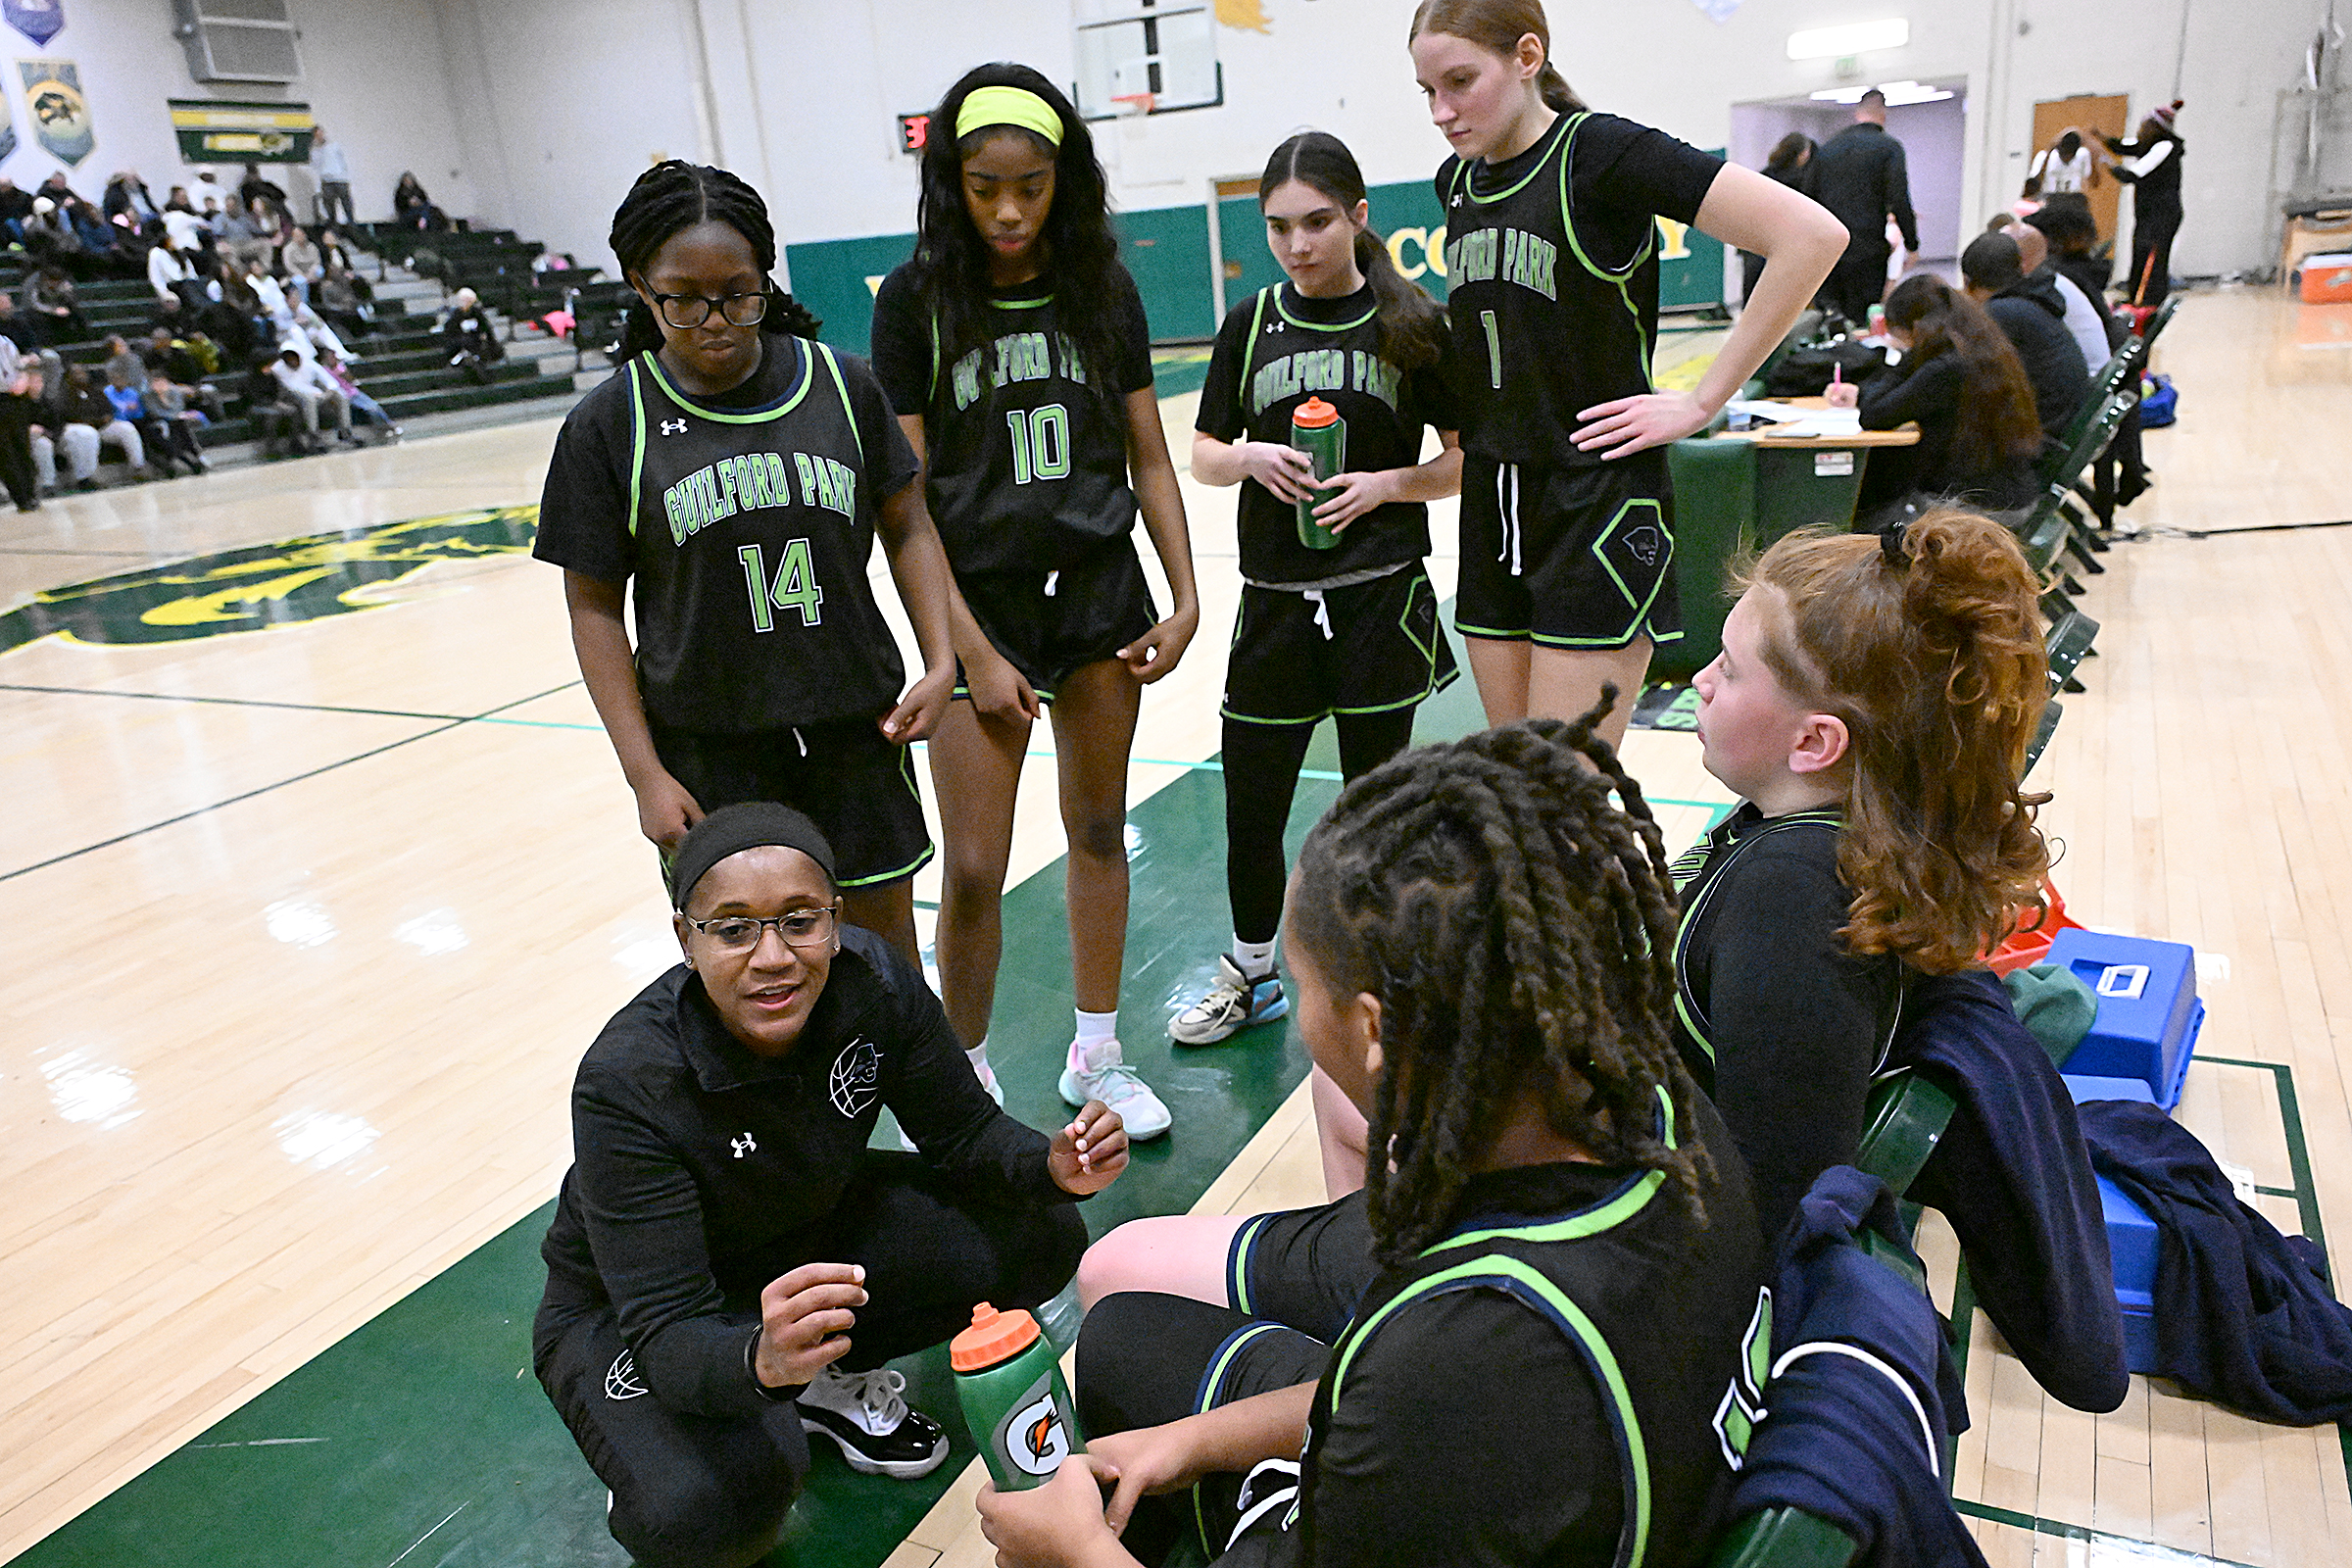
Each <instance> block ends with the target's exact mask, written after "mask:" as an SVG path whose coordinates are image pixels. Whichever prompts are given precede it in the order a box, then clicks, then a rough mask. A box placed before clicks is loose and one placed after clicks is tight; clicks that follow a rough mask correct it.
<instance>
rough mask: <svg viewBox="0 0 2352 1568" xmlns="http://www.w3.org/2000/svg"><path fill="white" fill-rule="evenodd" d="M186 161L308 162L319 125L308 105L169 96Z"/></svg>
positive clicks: (182, 161) (226, 162)
mask: <svg viewBox="0 0 2352 1568" xmlns="http://www.w3.org/2000/svg"><path fill="white" fill-rule="evenodd" d="M165 102H166V103H167V104H169V105H170V106H171V109H172V134H173V135H175V136H177V137H178V138H179V160H180V162H181V163H183V164H307V163H309V162H310V161H311V135H312V132H313V131H315V130H316V129H317V128H318V126H317V123H316V122H314V121H313V120H312V119H311V106H310V105H309V104H247V103H231V102H229V101H227V100H226V99H221V98H168V99H166V100H165Z"/></svg>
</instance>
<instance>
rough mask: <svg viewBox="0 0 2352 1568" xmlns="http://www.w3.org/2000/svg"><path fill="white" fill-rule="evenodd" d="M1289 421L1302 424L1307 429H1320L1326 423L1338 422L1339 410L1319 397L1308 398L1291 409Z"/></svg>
mask: <svg viewBox="0 0 2352 1568" xmlns="http://www.w3.org/2000/svg"><path fill="white" fill-rule="evenodd" d="M1291 422H1292V423H1293V424H1299V425H1304V426H1305V427H1306V428H1307V429H1309V430H1320V429H1322V428H1323V427H1324V426H1325V425H1327V424H1337V423H1339V422H1340V411H1339V410H1337V409H1335V408H1333V407H1332V406H1331V405H1330V404H1328V403H1326V402H1324V401H1323V400H1322V399H1321V398H1308V399H1307V400H1306V401H1305V402H1304V403H1301V404H1299V407H1298V408H1297V409H1295V410H1293V411H1292V413H1291Z"/></svg>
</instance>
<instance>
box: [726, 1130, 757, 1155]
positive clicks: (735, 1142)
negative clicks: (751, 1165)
mask: <svg viewBox="0 0 2352 1568" xmlns="http://www.w3.org/2000/svg"><path fill="white" fill-rule="evenodd" d="M727 1147H728V1148H729V1149H732V1150H733V1151H735V1157H736V1158H737V1159H741V1158H742V1157H743V1156H744V1155H746V1154H748V1153H750V1152H752V1151H753V1150H755V1149H758V1148H759V1147H760V1146H759V1145H758V1144H755V1143H753V1142H752V1135H751V1134H750V1133H743V1134H740V1135H738V1136H736V1137H734V1138H730V1139H728V1140H727Z"/></svg>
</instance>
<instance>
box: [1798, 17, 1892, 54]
mask: <svg viewBox="0 0 2352 1568" xmlns="http://www.w3.org/2000/svg"><path fill="white" fill-rule="evenodd" d="M1910 41H1911V24H1910V22H1909V20H1908V19H1906V18H1903V17H1893V18H1889V19H1888V20H1887V21H1885V22H1850V23H1847V24H1846V25H1844V26H1842V27H1808V28H1806V29H1805V30H1804V31H1802V32H1792V33H1790V34H1789V59H1791V60H1836V59H1839V58H1840V57H1842V56H1845V55H1858V54H1860V53H1862V52H1863V51H1864V50H1866V49H1900V48H1902V47H1903V45H1905V44H1907V43H1909V42H1910Z"/></svg>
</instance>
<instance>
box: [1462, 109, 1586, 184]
mask: <svg viewBox="0 0 2352 1568" xmlns="http://www.w3.org/2000/svg"><path fill="white" fill-rule="evenodd" d="M1587 113H1589V111H1586V110H1582V109H1580V110H1578V111H1577V112H1576V113H1575V114H1573V115H1566V116H1563V117H1561V118H1563V119H1565V120H1566V121H1567V122H1568V129H1567V131H1566V133H1565V134H1563V135H1562V136H1561V137H1560V140H1561V141H1562V142H1567V141H1570V140H1573V139H1574V138H1575V135H1576V127H1577V125H1578V124H1579V123H1582V122H1583V120H1584V118H1585V116H1586V114H1587ZM1558 129H1559V126H1558V125H1557V124H1554V125H1553V126H1552V127H1551V128H1550V129H1549V130H1546V131H1544V136H1548V135H1550V134H1552V132H1553V131H1556V130H1558ZM1544 136H1539V137H1537V138H1536V140H1537V141H1542V140H1543V139H1544ZM1531 150H1532V144H1531ZM1557 150H1558V149H1557V148H1554V149H1553V151H1555V152H1556V151H1557ZM1550 161H1551V160H1550V157H1549V155H1548V154H1547V155H1545V156H1544V157H1543V158H1539V159H1537V160H1536V162H1535V167H1534V168H1532V169H1530V170H1529V171H1528V172H1526V173H1524V174H1521V175H1520V176H1519V177H1518V178H1517V179H1516V180H1514V181H1513V182H1512V183H1511V185H1510V186H1509V188H1508V189H1505V190H1498V191H1495V192H1493V193H1492V194H1490V195H1485V196H1482V195H1480V194H1479V191H1478V182H1477V181H1476V180H1474V179H1472V178H1471V177H1470V171H1471V168H1472V166H1473V163H1480V164H1483V163H1485V162H1486V160H1485V159H1483V158H1480V159H1476V160H1472V159H1467V158H1465V159H1463V160H1462V161H1461V162H1460V163H1459V164H1458V165H1456V166H1455V169H1454V178H1455V179H1456V180H1457V181H1459V182H1460V184H1461V187H1462V194H1463V195H1465V196H1467V197H1469V198H1470V199H1471V200H1472V201H1474V202H1476V203H1478V204H1479V205H1480V206H1481V207H1484V206H1487V205H1488V204H1489V203H1492V202H1498V201H1501V200H1503V199H1504V198H1506V197H1510V196H1516V195H1518V194H1519V193H1520V192H1521V191H1523V190H1525V189H1526V188H1527V184H1528V181H1530V180H1532V179H1534V178H1535V177H1536V176H1537V175H1538V174H1541V173H1542V172H1544V165H1545V164H1547V163H1549V162H1550ZM1505 162H1508V160H1505Z"/></svg>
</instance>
